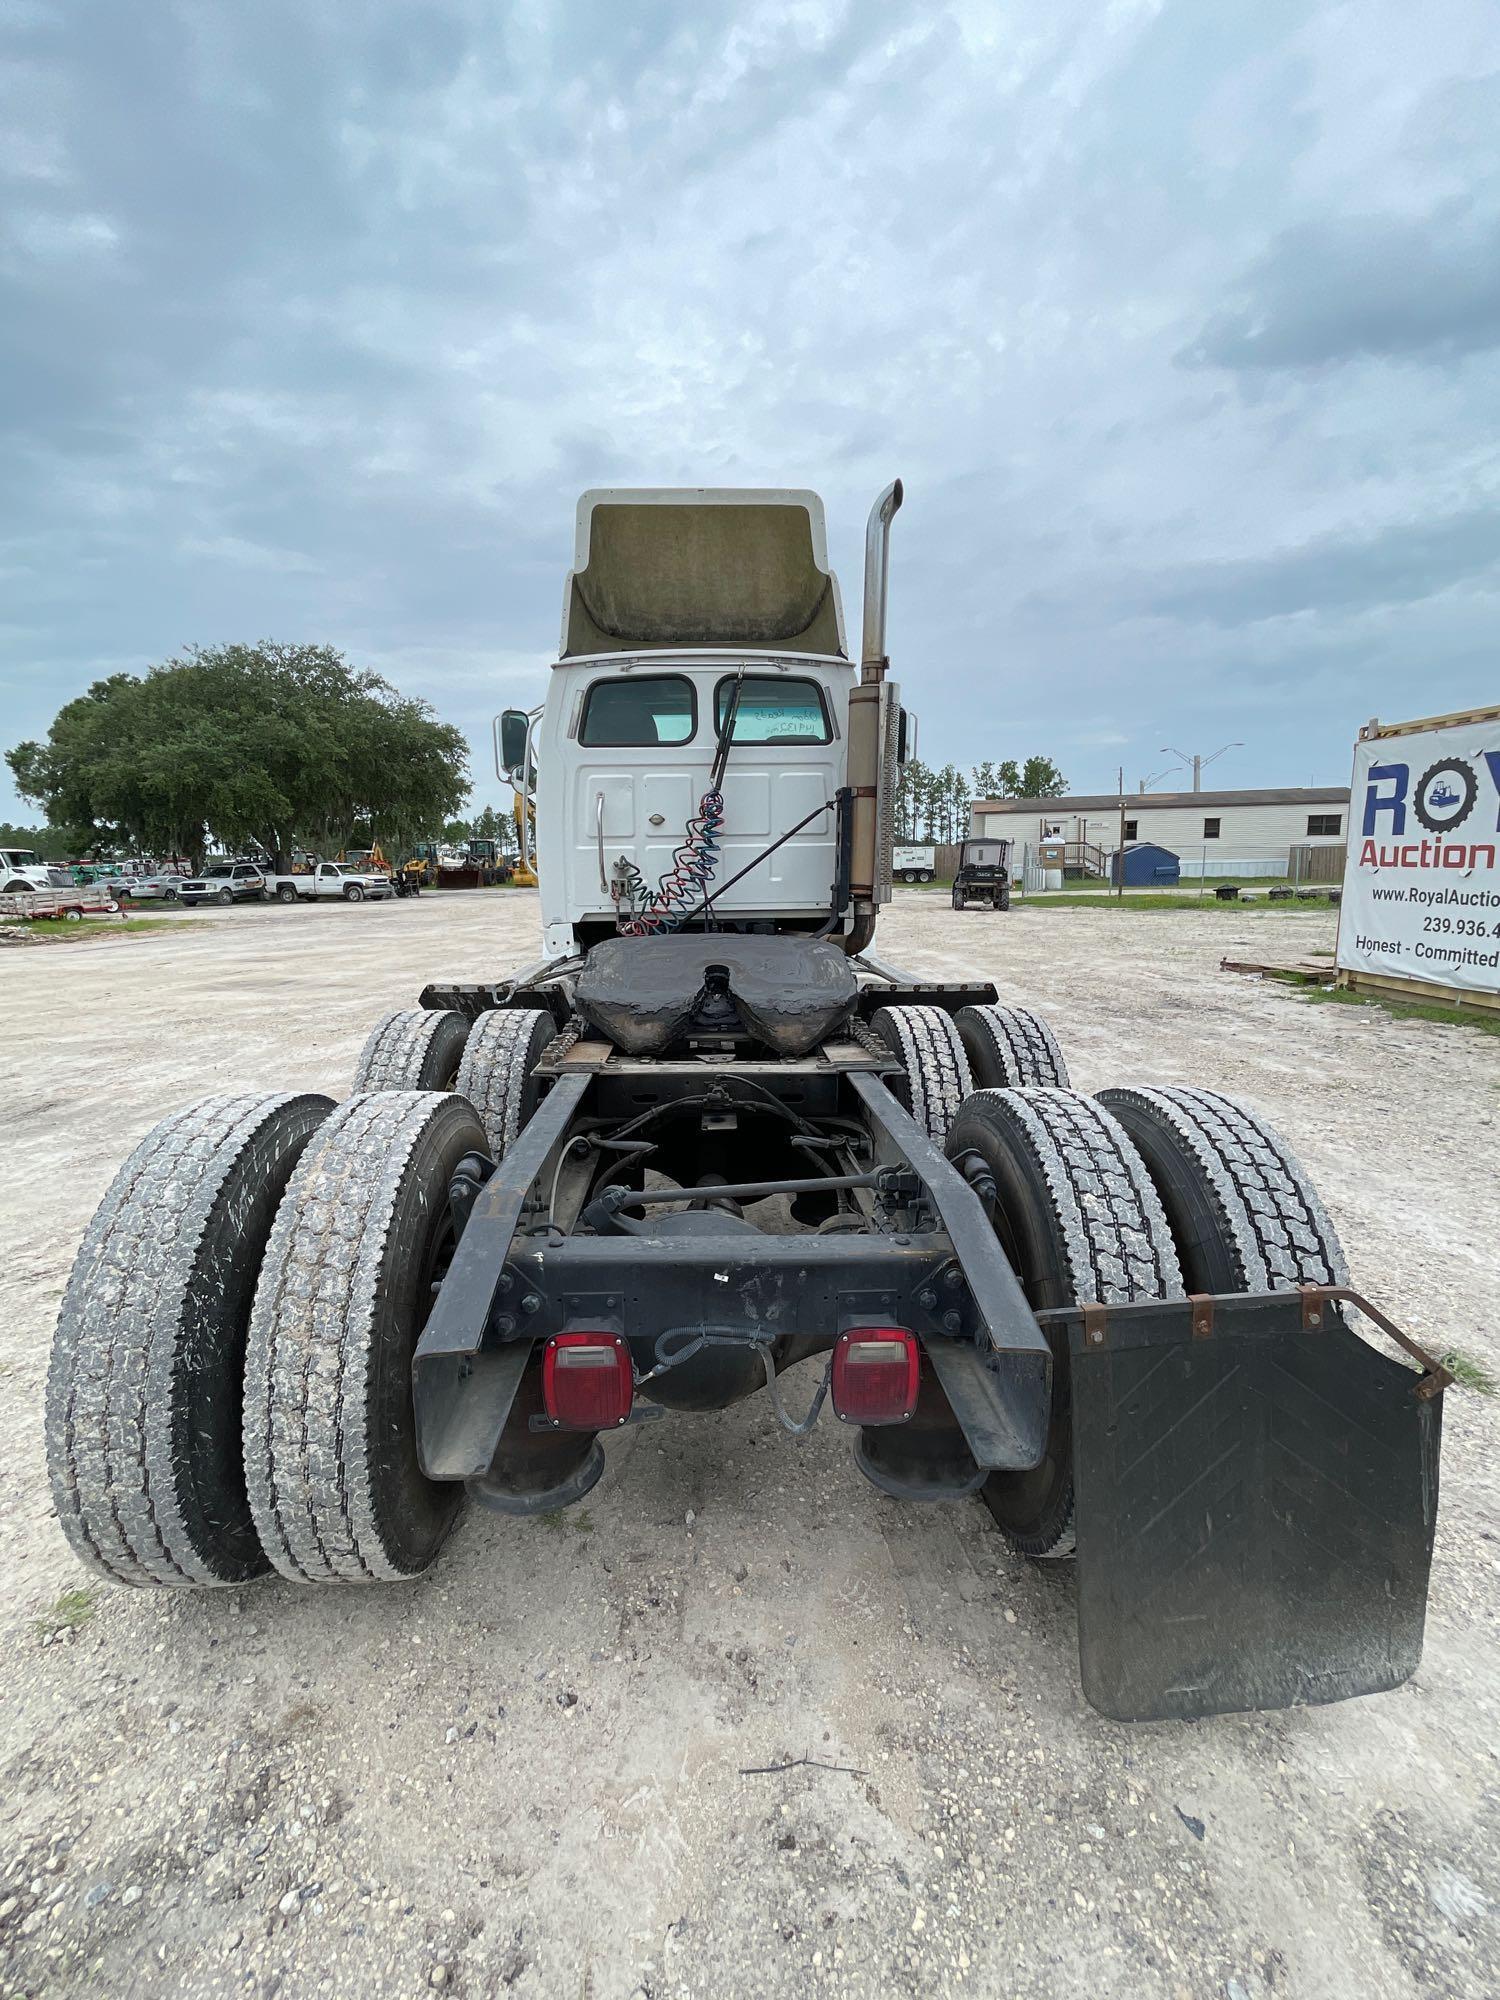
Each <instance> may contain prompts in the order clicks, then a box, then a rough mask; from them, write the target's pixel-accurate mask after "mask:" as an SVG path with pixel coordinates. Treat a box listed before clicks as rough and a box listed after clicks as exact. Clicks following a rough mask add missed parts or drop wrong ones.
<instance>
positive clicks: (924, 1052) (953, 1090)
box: [870, 1007, 974, 1146]
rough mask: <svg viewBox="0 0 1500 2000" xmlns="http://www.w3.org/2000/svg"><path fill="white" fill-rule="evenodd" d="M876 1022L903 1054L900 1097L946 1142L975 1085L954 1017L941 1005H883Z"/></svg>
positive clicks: (893, 1050) (929, 1130)
mask: <svg viewBox="0 0 1500 2000" xmlns="http://www.w3.org/2000/svg"><path fill="white" fill-rule="evenodd" d="M870 1026H871V1028H873V1030H874V1031H875V1033H876V1034H877V1035H879V1037H880V1038H881V1040H882V1041H883V1042H884V1043H885V1045H886V1047H887V1048H888V1049H890V1051H891V1053H892V1054H893V1055H896V1056H899V1057H900V1058H901V1066H902V1069H903V1071H904V1072H905V1077H904V1082H903V1083H902V1085H901V1086H900V1087H898V1089H897V1093H896V1094H897V1096H898V1097H899V1098H900V1099H901V1101H902V1103H904V1105H905V1106H906V1109H907V1110H908V1111H910V1113H911V1115H912V1117H913V1118H915V1119H916V1121H917V1123H918V1124H919V1125H920V1126H921V1128H922V1130H923V1131H924V1132H925V1133H926V1134H927V1136H928V1138H929V1139H931V1140H933V1141H934V1142H935V1143H936V1144H937V1145H939V1146H941V1145H943V1144H944V1142H945V1141H946V1139H947V1137H948V1131H949V1128H950V1126H951V1125H952V1123H953V1120H954V1118H955V1117H956V1116H957V1115H958V1107H959V1106H960V1104H962V1103H963V1101H964V1099H965V1098H966V1097H967V1096H968V1095H969V1093H970V1091H971V1090H972V1089H973V1088H974V1080H973V1077H972V1076H971V1075H970V1072H969V1059H968V1057H967V1055H965V1053H964V1045H963V1042H962V1041H961V1040H960V1038H959V1033H958V1030H957V1028H956V1027H955V1026H954V1025H953V1016H952V1015H951V1014H947V1013H945V1012H944V1011H943V1009H942V1008H941V1007H879V1008H877V1009H876V1011H875V1013H874V1014H873V1015H871V1017H870Z"/></svg>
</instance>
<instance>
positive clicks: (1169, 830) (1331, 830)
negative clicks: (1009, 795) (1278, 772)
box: [970, 785, 1349, 881]
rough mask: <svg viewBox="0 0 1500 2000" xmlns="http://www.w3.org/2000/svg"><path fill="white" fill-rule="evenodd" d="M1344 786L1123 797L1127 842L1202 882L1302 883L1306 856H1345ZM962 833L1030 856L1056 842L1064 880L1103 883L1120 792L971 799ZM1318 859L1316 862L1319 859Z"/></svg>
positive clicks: (1325, 873) (1116, 837) (1327, 867)
mask: <svg viewBox="0 0 1500 2000" xmlns="http://www.w3.org/2000/svg"><path fill="white" fill-rule="evenodd" d="M1348 814H1349V788H1348V786H1347V785H1293V786H1286V787H1278V788H1275V789H1270V790H1265V791H1241V792H1208V791H1204V792H1127V793H1126V794H1125V815H1124V818H1125V826H1124V837H1125V842H1126V844H1127V845H1130V844H1131V843H1133V842H1135V841H1140V840H1151V841H1156V842H1158V843H1159V844H1160V845H1161V846H1162V847H1165V848H1169V849H1170V850H1171V852H1172V853H1174V854H1176V855H1177V856H1178V857H1179V858H1180V860H1181V863H1182V873H1183V876H1184V877H1185V878H1187V877H1194V876H1201V875H1242V876H1255V875H1263V876H1276V877H1279V876H1282V875H1286V874H1292V875H1303V876H1309V875H1310V874H1311V873H1312V871H1311V870H1310V869H1309V867H1308V866H1307V863H1306V857H1305V854H1304V850H1306V849H1308V848H1312V849H1325V848H1326V849H1336V850H1337V851H1338V853H1339V854H1340V855H1342V853H1343V848H1344V842H1345V838H1346V836H1347V833H1348ZM970 832H971V833H972V834H973V835H974V836H975V837H976V838H980V837H983V836H985V835H999V836H1001V837H1002V838H1009V839H1011V840H1014V841H1015V842H1017V844H1018V850H1019V847H1020V846H1021V845H1023V844H1024V845H1025V846H1028V847H1030V848H1031V849H1032V850H1033V852H1035V851H1036V850H1037V849H1038V848H1040V846H1041V845H1042V844H1043V843H1044V842H1047V843H1055V842H1062V843H1064V846H1065V849H1066V866H1067V869H1068V872H1069V873H1070V874H1084V875H1094V876H1099V877H1104V876H1107V875H1108V873H1109V857H1110V856H1111V855H1112V854H1113V853H1114V851H1115V849H1116V848H1117V847H1118V846H1119V845H1120V833H1121V828H1120V795H1119V793H1118V792H1099V793H1095V794H1082V795H1078V794H1075V795H1073V796H1070V797H1066V798H1060V799H978V800H976V801H975V803H974V806H973V808H972V812H971V818H970ZM1320 858H1321V857H1320ZM1340 868H1341V863H1339V864H1334V863H1332V862H1326V863H1324V864H1323V865H1322V866H1320V867H1318V868H1317V870H1316V877H1315V879H1326V880H1332V881H1336V880H1338V876H1339V871H1340Z"/></svg>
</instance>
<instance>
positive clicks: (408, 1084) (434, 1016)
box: [354, 1007, 469, 1090]
mask: <svg viewBox="0 0 1500 2000" xmlns="http://www.w3.org/2000/svg"><path fill="white" fill-rule="evenodd" d="M468 1038H469V1023H468V1021H467V1020H466V1019H465V1017H464V1016H463V1015H462V1014H460V1013H457V1012H456V1011H454V1010H452V1009H450V1008H438V1007H398V1008H397V1009H395V1011H394V1012H392V1013H389V1014H383V1015H382V1016H381V1017H380V1019H379V1020H378V1021H377V1022H376V1023H375V1026H374V1027H373V1028H372V1029H371V1030H370V1033H369V1035H368V1037H367V1039H366V1041H365V1045H364V1047H363V1048H362V1049H361V1050H360V1052H359V1062H358V1064H357V1065H356V1067H355V1071H354V1088H355V1090H451V1089H452V1088H453V1086H454V1078H455V1077H456V1075H457V1073H458V1066H459V1062H460V1059H461V1058H462V1055H463V1051H464V1044H465V1042H466V1041H467V1040H468Z"/></svg>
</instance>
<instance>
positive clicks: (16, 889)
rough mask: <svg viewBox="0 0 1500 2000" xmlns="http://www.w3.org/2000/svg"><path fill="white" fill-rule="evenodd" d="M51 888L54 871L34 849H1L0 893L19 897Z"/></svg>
mask: <svg viewBox="0 0 1500 2000" xmlns="http://www.w3.org/2000/svg"><path fill="white" fill-rule="evenodd" d="M51 887H52V871H51V869H50V868H49V867H48V866H47V864H46V862H45V861H43V859H42V857H41V856H40V855H39V854H38V853H36V852H35V851H34V850H33V849H32V848H30V847H0V893H3V894H11V895H19V894H21V893H22V892H24V891H25V890H27V889H50V888H51Z"/></svg>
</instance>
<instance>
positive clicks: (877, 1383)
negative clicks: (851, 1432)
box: [833, 1326, 922, 1424]
mask: <svg viewBox="0 0 1500 2000" xmlns="http://www.w3.org/2000/svg"><path fill="white" fill-rule="evenodd" d="M921 1368H922V1357H921V1354H920V1352H919V1351H918V1348H917V1342H916V1336H915V1335H914V1334H910V1333H908V1332H907V1330H906V1328H905V1327H904V1326H854V1327H850V1329H849V1331H848V1332H847V1333H841V1334H840V1335H839V1337H838V1343H837V1345H836V1346H835V1348H834V1350H833V1407H834V1409H835V1411H836V1412H837V1414H838V1417H839V1419H840V1421H841V1422H843V1423H846V1424H901V1423H905V1421H906V1419H907V1418H908V1417H909V1416H910V1415H911V1413H912V1411H913V1410H914V1409H915V1408H916V1407H917V1381H918V1377H919V1376H920V1374H921Z"/></svg>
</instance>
